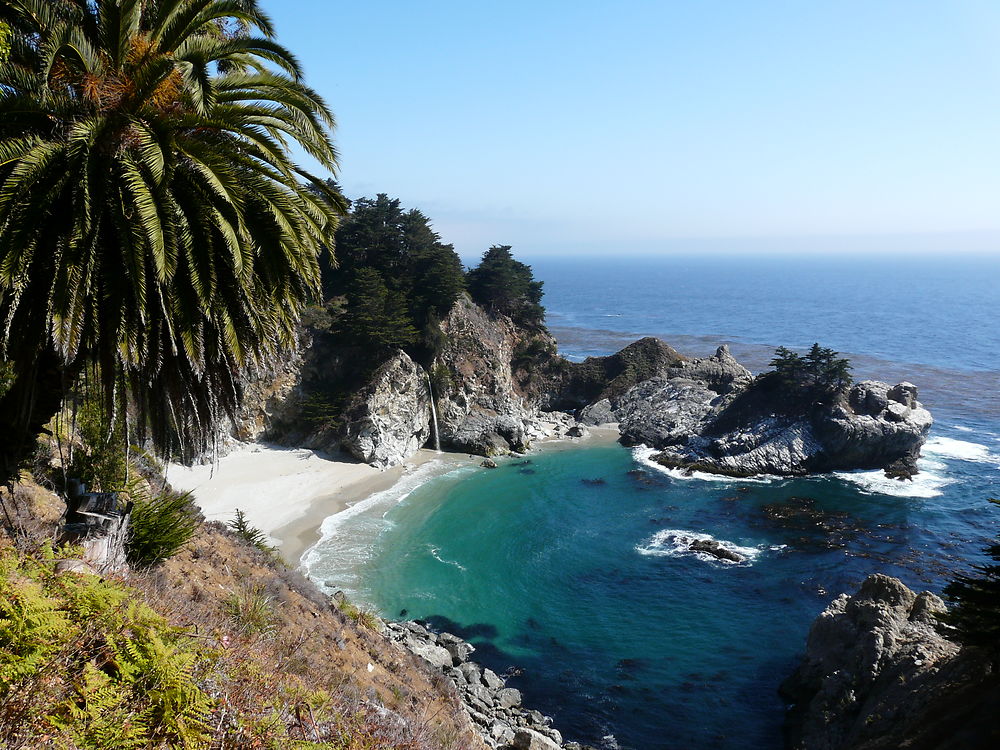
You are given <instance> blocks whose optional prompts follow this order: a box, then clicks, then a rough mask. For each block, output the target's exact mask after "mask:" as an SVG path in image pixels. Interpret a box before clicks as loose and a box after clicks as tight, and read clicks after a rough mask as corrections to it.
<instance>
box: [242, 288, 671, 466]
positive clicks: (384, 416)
mask: <svg viewBox="0 0 1000 750" xmlns="http://www.w3.org/2000/svg"><path fill="white" fill-rule="evenodd" d="M664 346H665V345H664ZM555 352H556V345H555V341H554V340H553V339H552V337H551V336H550V335H549V334H548V333H547V332H545V331H544V329H541V330H537V329H528V328H525V327H522V326H519V325H517V324H515V323H514V322H513V321H512V320H511V319H510V318H509V317H507V316H505V315H501V314H495V313H492V314H491V313H487V312H486V311H485V310H483V309H482V308H481V307H479V306H478V305H476V304H474V303H473V302H472V300H471V299H470V298H469V297H468V295H462V296H461V297H460V298H459V299H458V301H457V302H456V303H455V305H454V307H453V308H452V309H451V311H450V312H449V314H448V315H447V316H446V317H445V318H444V320H442V321H441V337H440V346H439V348H438V351H437V354H436V355H435V356H434V358H433V361H432V362H430V363H429V365H428V367H427V368H426V369H425V368H424V367H422V366H421V365H420V364H419V363H417V362H415V361H414V359H413V358H411V357H410V356H409V355H408V354H406V353H405V352H403V351H400V350H396V351H395V352H388V353H384V354H381V355H380V356H379V357H378V358H377V359H376V360H375V362H374V363H372V362H371V358H372V356H373V355H372V352H361V351H355V350H349V349H345V348H343V347H338V346H336V344H335V339H334V338H333V337H331V336H329V335H324V334H322V333H319V334H317V335H315V336H309V335H305V336H304V337H303V340H302V343H301V346H300V347H299V349H298V350H297V351H295V352H290V353H289V354H288V356H287V357H286V358H284V359H282V360H280V361H278V362H276V363H275V364H274V366H273V367H272V368H270V369H268V370H267V371H266V372H261V373H256V374H253V375H248V377H247V378H246V399H245V401H244V405H243V409H242V413H241V415H240V418H239V419H238V420H237V423H236V424H235V425H231V424H227V425H226V430H225V431H226V432H227V433H228V434H227V436H226V437H227V438H229V436H230V435H231V436H233V437H235V438H236V439H238V440H255V439H265V440H271V441H274V442H278V443H281V444H285V445H296V446H304V447H308V448H313V449H316V450H321V451H326V452H335V451H338V450H343V451H345V452H347V453H350V454H351V455H352V456H354V457H356V458H358V459H359V460H361V461H364V462H366V463H370V464H372V465H373V466H378V467H380V468H385V467H387V466H392V465H394V464H398V463H400V462H402V461H403V460H405V459H406V458H407V457H409V456H410V455H412V454H413V453H414V452H415V451H417V450H418V449H419V448H421V447H423V446H425V445H432V444H433V442H434V437H435V436H434V434H433V427H432V425H433V419H432V412H431V409H432V408H435V409H436V413H437V418H438V429H439V431H440V435H439V437H440V442H441V445H442V447H445V448H452V449H456V450H461V451H466V452H469V453H476V454H480V455H484V456H492V455H498V454H504V453H509V452H511V451H524V450H526V449H527V447H528V445H529V444H530V443H531V441H532V440H536V439H539V438H542V437H546V436H551V435H557V436H566V437H574V436H579V435H580V434H582V430H580V429H579V428H577V429H574V428H575V427H577V423H576V420H574V419H573V418H572V417H570V416H569V415H567V414H564V413H561V412H543V411H542V407H545V406H547V402H548V400H549V399H550V396H551V394H552V392H553V391H552V388H551V383H552V382H553V374H552V373H557V374H558V373H561V372H562V369H561V368H563V367H564V366H565V365H566V364H567V363H566V362H565V360H563V359H562V358H560V357H558V356H557V355H556V353H555ZM432 384H433V385H432ZM434 391H437V392H434ZM432 398H433V400H432Z"/></svg>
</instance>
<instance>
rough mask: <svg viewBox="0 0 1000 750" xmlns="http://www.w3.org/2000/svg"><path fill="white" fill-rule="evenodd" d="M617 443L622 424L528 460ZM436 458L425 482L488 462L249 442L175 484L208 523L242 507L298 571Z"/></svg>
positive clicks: (548, 444) (179, 475) (554, 441)
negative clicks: (323, 542) (383, 462)
mask: <svg viewBox="0 0 1000 750" xmlns="http://www.w3.org/2000/svg"><path fill="white" fill-rule="evenodd" d="M617 439H618V429H617V426H616V425H601V426H597V427H590V428H588V434H587V435H586V436H585V437H583V438H576V439H568V438H544V439H542V440H538V441H536V443H535V445H534V447H533V448H532V449H531V450H529V451H528V452H527V453H526V454H525V455H531V454H532V453H537V452H541V451H547V450H554V449H558V448H562V447H570V448H574V447H581V446H584V445H590V444H594V443H595V442H600V443H606V442H615V441H617ZM433 460H440V461H441V466H440V467H439V469H438V470H437V471H435V472H433V473H432V474H431V475H430V476H428V477H427V479H426V480H425V481H430V480H432V479H435V478H436V477H438V476H441V475H443V474H446V473H448V472H450V471H453V470H454V469H456V468H459V467H461V466H467V465H470V464H471V465H474V466H478V465H479V464H480V463H481V462H482V461H483V460H484V457H483V456H474V455H471V454H468V453H457V452H449V451H444V452H442V453H437V452H436V451H434V450H432V449H429V448H421V449H420V450H419V451H417V452H416V453H415V454H414V455H412V456H410V457H409V458H407V459H406V460H405V461H404V462H403V463H401V464H399V465H397V466H393V467H391V468H388V469H383V470H380V469H376V468H375V467H372V466H369V465H368V464H365V463H361V462H360V461H357V460H355V459H353V458H350V457H348V456H347V455H346V454H337V455H328V454H321V453H318V452H316V451H313V450H310V449H308V448H286V447H281V446H276V445H269V444H266V443H244V444H242V445H240V447H238V448H237V449H236V450H234V451H232V452H231V453H229V454H227V455H225V456H222V457H221V458H219V459H217V460H216V461H215V462H213V463H211V464H201V465H197V466H182V465H179V464H169V466H168V470H167V479H168V481H169V482H170V484H171V485H172V486H173V487H174V489H177V490H180V491H185V492H186V491H190V492H192V493H193V494H194V501H195V504H196V505H197V506H198V507H199V508H200V509H201V512H202V513H203V514H204V515H205V518H206V520H209V521H221V522H223V523H225V522H227V521H229V520H231V519H232V518H233V517H234V515H235V512H236V509H237V508H239V509H240V510H242V511H243V512H244V514H245V515H246V518H247V521H248V522H249V523H250V524H251V525H253V526H255V527H257V528H259V529H260V530H261V531H262V532H264V533H265V534H267V535H268V536H269V537H271V540H272V543H274V544H275V546H276V547H277V548H278V551H279V552H280V553H281V555H282V557H283V558H284V559H285V560H286V562H287V563H288V564H289V565H291V566H293V567H297V566H298V565H299V564H300V563H301V560H302V556H303V555H304V554H305V553H306V552H307V551H308V550H309V549H310V548H311V547H313V545H315V544H316V543H317V542H318V541H319V540H320V539H321V536H322V534H321V529H322V526H323V522H324V521H325V520H326V519H327V518H329V517H331V516H334V515H337V514H339V513H342V512H343V511H345V510H348V509H349V508H351V507H352V506H354V505H357V504H358V503H360V502H363V501H364V500H366V499H367V498H369V497H371V496H372V495H374V494H376V493H379V492H384V491H386V490H390V489H392V488H393V487H394V486H395V485H397V484H398V483H399V482H400V481H401V480H402V479H403V478H404V477H406V475H407V474H409V473H410V472H412V471H414V470H416V469H418V468H419V467H421V466H423V465H424V464H426V463H429V462H430V461H433ZM483 470H484V471H490V469H485V468H484V469H483Z"/></svg>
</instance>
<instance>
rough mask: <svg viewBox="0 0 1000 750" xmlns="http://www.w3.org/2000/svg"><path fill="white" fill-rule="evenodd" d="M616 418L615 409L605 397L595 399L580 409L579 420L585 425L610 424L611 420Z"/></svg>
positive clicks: (613, 420)
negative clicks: (598, 399)
mask: <svg viewBox="0 0 1000 750" xmlns="http://www.w3.org/2000/svg"><path fill="white" fill-rule="evenodd" d="M617 419H618V418H617V417H616V416H615V411H614V409H613V408H612V407H611V400H610V399H607V398H602V399H601V400H600V401H595V402H594V403H592V404H590V405H589V406H585V407H584V408H583V409H581V410H580V422H582V423H583V424H585V425H591V426H596V425H602V424H611V423H612V422H615V421H617Z"/></svg>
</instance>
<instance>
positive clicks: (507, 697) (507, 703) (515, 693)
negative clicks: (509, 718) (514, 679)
mask: <svg viewBox="0 0 1000 750" xmlns="http://www.w3.org/2000/svg"><path fill="white" fill-rule="evenodd" d="M496 702H497V705H498V706H499V707H500V708H514V707H515V706H520V705H521V691H520V690H515V689H514V688H503V689H502V690H498V691H497V694H496Z"/></svg>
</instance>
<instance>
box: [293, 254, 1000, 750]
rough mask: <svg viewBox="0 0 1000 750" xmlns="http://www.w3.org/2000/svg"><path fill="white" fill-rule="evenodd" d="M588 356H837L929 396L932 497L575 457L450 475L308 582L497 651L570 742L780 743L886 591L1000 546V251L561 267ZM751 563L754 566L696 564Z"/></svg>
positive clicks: (941, 573)
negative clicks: (846, 632) (799, 702)
mask: <svg viewBox="0 0 1000 750" xmlns="http://www.w3.org/2000/svg"><path fill="white" fill-rule="evenodd" d="M528 262H531V263H532V265H533V267H534V270H535V274H536V277H538V278H541V279H542V280H544V282H545V292H546V295H545V300H544V303H545V305H546V307H547V310H548V325H549V328H550V330H551V331H552V332H553V333H554V334H555V335H556V337H557V339H558V340H559V342H560V349H561V351H562V352H563V353H564V354H566V355H568V356H570V357H571V358H573V359H580V358H582V357H584V356H588V355H599V354H608V353H611V352H613V351H616V350H617V349H619V348H621V347H622V346H624V345H625V344H627V343H629V342H631V341H633V340H635V339H636V338H638V337H640V336H643V335H656V336H659V337H661V338H663V339H664V340H665V341H667V342H668V343H669V344H671V345H672V346H674V347H675V348H676V349H678V350H679V351H681V352H682V353H684V354H687V355H691V356H705V355H708V354H711V353H712V352H714V350H715V348H716V346H718V345H719V344H720V343H729V344H730V346H731V348H732V350H733V353H734V354H735V355H736V356H737V358H739V359H740V360H741V361H743V362H744V363H745V364H746V365H747V366H748V367H750V368H751V369H753V370H760V369H763V368H764V367H766V364H767V361H768V359H769V358H770V356H771V354H772V352H773V350H774V348H775V347H776V346H779V345H784V346H789V347H792V348H798V349H804V348H807V347H808V346H809V345H811V344H812V343H813V342H814V341H818V342H820V343H821V344H823V345H824V346H830V347H833V348H834V349H837V350H838V351H840V352H842V353H843V354H844V355H846V356H848V357H849V358H850V359H851V361H852V363H853V364H854V374H855V377H856V378H857V379H863V378H869V377H877V378H880V379H884V380H889V381H891V382H897V381H899V380H903V379H905V380H909V381H911V382H913V383H915V384H916V385H917V386H918V388H919V390H920V398H921V400H922V401H923V402H924V404H925V406H927V407H928V408H929V409H930V410H931V411H932V413H933V414H934V417H935V420H936V423H935V426H934V428H933V430H932V433H931V438H930V440H929V441H928V443H927V445H926V446H925V450H924V453H923V458H922V459H921V464H920V465H921V469H922V471H921V474H920V475H918V476H917V477H916V479H915V480H914V481H912V482H896V481H890V480H887V479H885V478H884V477H883V476H881V474H880V473H879V472H860V473H841V474H836V475H826V476H818V477H813V478H809V479H776V478H770V479H769V478H764V479H758V480H720V479H713V478H704V477H696V478H687V477H682V476H680V475H679V474H677V473H676V472H667V471H663V470H659V469H657V468H656V467H655V466H652V465H650V464H648V463H647V462H646V460H645V458H646V455H648V452H647V451H643V450H642V449H631V450H630V449H626V448H624V447H621V446H619V445H617V444H608V443H597V442H593V441H592V442H591V443H589V444H588V443H587V442H584V443H582V444H579V445H574V444H569V443H555V444H549V445H547V446H545V447H544V448H543V449H542V450H541V451H538V452H536V453H532V454H529V455H528V456H525V457H515V458H509V459H504V460H502V461H500V468H499V469H497V470H495V471H487V470H482V469H479V468H478V467H476V466H475V464H474V463H473V462H468V464H467V465H464V466H460V467H458V468H453V469H451V470H450V471H449V472H448V473H447V474H445V475H443V476H440V475H438V476H435V473H436V472H437V473H440V470H441V469H440V466H436V465H435V464H434V463H433V462H432V463H431V464H429V465H425V466H424V467H422V468H421V469H418V470H416V471H415V472H413V473H411V474H410V475H408V476H407V477H405V478H404V480H403V482H402V483H401V484H400V485H399V486H397V487H396V488H394V489H393V490H390V491H388V492H385V493H381V494H380V495H377V496H373V497H372V498H370V499H369V500H367V501H365V502H363V503H360V504H359V505H357V506H355V507H354V508H352V509H350V510H349V511H347V512H345V513H342V514H340V515H338V516H334V517H332V518H330V519H328V520H327V523H326V524H324V529H323V531H324V538H323V540H322V541H321V542H320V543H319V544H318V545H317V546H316V547H314V548H313V549H312V550H310V551H309V552H308V553H307V555H306V557H305V558H304V564H305V565H306V567H307V569H308V570H309V572H310V573H311V574H312V575H313V576H314V577H316V578H317V579H318V580H320V581H324V582H328V585H333V586H336V587H340V588H344V589H346V590H348V591H349V592H350V593H351V595H352V596H354V597H356V598H358V599H361V600H363V601H366V602H368V603H370V604H371V605H372V606H374V607H376V608H377V609H378V610H379V611H380V612H381V613H382V614H384V615H385V616H387V617H390V618H397V619H399V618H420V619H428V620H431V621H432V622H434V623H435V624H437V625H438V626H440V627H442V628H444V629H447V630H450V631H452V632H455V633H457V634H459V635H463V636H465V637H466V638H468V639H469V640H471V641H472V642H473V643H475V644H476V645H477V649H478V650H477V653H476V655H475V657H474V658H476V659H477V660H478V661H480V662H482V663H484V664H486V665H488V666H490V667H492V668H493V669H494V670H496V671H497V672H505V673H508V674H510V675H512V676H511V679H510V684H512V685H513V686H516V687H518V688H520V689H521V690H522V691H523V692H524V694H525V702H526V704H528V705H530V706H531V707H534V708H538V709H539V710H541V711H542V712H544V713H546V714H550V715H552V716H553V717H554V718H555V724H556V726H557V727H559V728H560V729H561V730H562V731H563V732H564V734H565V735H566V736H567V738H570V739H576V740H579V741H582V742H587V743H590V744H593V745H595V746H600V747H608V748H612V747H620V748H630V749H632V750H655V749H658V748H672V749H681V750H683V749H686V748H704V747H713V748H718V749H729V748H731V749H733V750H736V749H738V750H756V749H760V750H763V749H765V748H780V747H781V744H782V736H781V724H782V719H783V712H784V707H783V705H782V702H781V700H780V699H779V697H778V694H777V689H778V684H779V683H780V681H781V680H782V679H783V678H784V677H785V676H786V675H787V674H788V673H789V672H790V671H791V669H792V668H793V666H794V664H795V663H796V659H797V657H798V656H799V655H800V654H801V652H802V649H803V646H804V643H805V638H806V634H807V632H808V628H809V624H810V623H811V621H812V619H813V618H814V617H815V616H816V615H817V614H818V613H819V612H820V611H822V610H823V608H824V607H825V606H826V605H827V604H828V603H829V601H830V600H831V599H832V598H833V597H835V596H836V595H837V594H839V593H841V592H850V591H853V590H855V589H856V588H857V586H858V585H859V584H860V582H861V581H862V580H863V579H864V578H865V576H866V575H868V574H870V573H874V572H883V573H888V574H891V575H895V576H898V577H900V578H902V579H903V581H904V582H905V583H907V584H908V585H910V586H912V587H914V588H917V589H929V590H932V591H940V590H941V588H942V587H943V586H944V584H945V583H946V582H947V580H948V578H949V577H950V576H951V575H952V574H953V573H954V572H956V571H958V570H965V569H967V568H968V566H969V565H971V564H973V563H975V562H981V561H982V560H984V557H983V556H982V554H981V548H982V547H983V546H984V545H985V544H987V542H988V541H989V540H990V539H991V538H993V537H994V536H996V534H997V533H998V531H1000V509H997V508H996V507H995V506H992V505H991V504H990V503H988V502H987V498H989V497H997V496H1000V327H998V326H997V319H998V315H997V312H998V310H1000V259H997V258H983V257H978V258H977V257H970V256H962V255H956V256H955V257H951V258H905V257H893V258H881V259H880V258H874V259H873V258H869V257H846V258H837V259H834V258H818V259H807V258H778V257H773V258H675V257H672V258H661V259H638V258H628V257H616V258H610V259H600V260H579V259H538V260H534V261H532V260H531V259H528ZM676 534H701V535H706V536H711V537H713V538H715V539H718V540H723V541H725V542H727V543H729V544H732V545H733V546H736V547H740V548H742V549H743V551H744V552H745V553H746V554H748V555H750V558H751V559H750V561H749V562H748V563H747V564H743V565H726V564H723V563H720V562H717V561H712V560H707V559H700V558H698V557H695V556H691V555H689V554H685V553H682V552H680V551H678V549H677V548H676V547H675V545H674V544H673V543H672V539H673V535H676Z"/></svg>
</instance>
